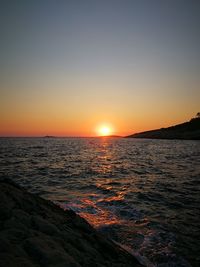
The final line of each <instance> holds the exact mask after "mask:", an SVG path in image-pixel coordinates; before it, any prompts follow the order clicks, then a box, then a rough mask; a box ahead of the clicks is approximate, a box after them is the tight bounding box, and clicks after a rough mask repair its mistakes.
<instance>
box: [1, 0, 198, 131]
mask: <svg viewBox="0 0 200 267" xmlns="http://www.w3.org/2000/svg"><path fill="white" fill-rule="evenodd" d="M199 14H200V1H198V0H194V1H193V0H188V1H186V0H167V1H164V0H157V1H156V0H99V1H98V0H57V1H51V0H49V1H44V0H38V1H37V0H33V1H28V0H24V1H23V0H18V1H14V0H13V1H11V0H5V1H1V3H0V37H1V41H0V136H43V135H47V134H48V135H58V136H95V135H98V133H99V128H101V127H109V129H111V134H117V135H128V134H131V133H134V132H139V131H143V130H149V129H154V128H160V127H165V126H170V125H173V124H177V123H181V122H184V121H187V120H189V119H190V118H191V117H193V116H195V114H196V113H197V112H199V111H200V110H199V109H200V105H199V104H200V51H199V48H200V16H199Z"/></svg>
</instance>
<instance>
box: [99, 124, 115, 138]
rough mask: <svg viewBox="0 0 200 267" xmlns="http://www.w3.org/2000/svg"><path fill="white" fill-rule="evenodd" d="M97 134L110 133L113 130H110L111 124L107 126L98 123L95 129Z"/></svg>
mask: <svg viewBox="0 0 200 267" xmlns="http://www.w3.org/2000/svg"><path fill="white" fill-rule="evenodd" d="M96 132H97V135H98V136H108V135H111V134H112V132H113V130H112V127H111V126H108V125H100V126H99V127H98V128H97V130H96Z"/></svg>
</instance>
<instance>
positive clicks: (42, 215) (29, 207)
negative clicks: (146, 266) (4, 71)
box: [0, 181, 141, 267]
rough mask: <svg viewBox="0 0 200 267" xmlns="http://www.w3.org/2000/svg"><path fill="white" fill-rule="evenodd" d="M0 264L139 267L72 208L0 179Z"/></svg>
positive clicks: (58, 266)
mask: <svg viewBox="0 0 200 267" xmlns="http://www.w3.org/2000/svg"><path fill="white" fill-rule="evenodd" d="M0 266H2V267H3V266H4V267H5V266H6V267H15V266H16V267H36V266H37V267H38V266H42V267H45V266H51V267H80V266H83V267H90V266H91V267H94V266H95V267H100V266H101V267H103V266H109V267H115V266H116V267H122V266H124V267H131V266H135V267H139V266H141V265H140V264H139V263H138V262H137V260H136V259H135V258H134V257H133V256H132V255H130V254H129V253H127V252H126V251H124V250H123V249H122V248H120V247H118V246H117V245H116V244H114V243H113V242H112V241H111V240H109V239H107V238H106V237H104V236H103V235H102V234H100V233H98V232H97V231H96V230H95V229H93V228H92V226H90V225H89V224H88V223H87V222H86V221H85V220H84V219H83V218H81V217H80V216H78V215H76V214H75V213H74V212H73V211H71V210H69V211H64V210H62V209H61V208H59V207H58V206H56V205H55V204H53V203H52V202H49V201H47V200H44V199H42V198H40V197H38V196H37V195H33V194H30V193H28V192H26V191H25V190H24V189H22V188H20V187H19V186H17V185H15V184H13V182H11V181H1V182H0Z"/></svg>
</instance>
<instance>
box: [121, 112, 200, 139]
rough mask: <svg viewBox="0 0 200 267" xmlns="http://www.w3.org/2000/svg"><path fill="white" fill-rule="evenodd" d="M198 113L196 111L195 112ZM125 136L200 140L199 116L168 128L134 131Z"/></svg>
mask: <svg viewBox="0 0 200 267" xmlns="http://www.w3.org/2000/svg"><path fill="white" fill-rule="evenodd" d="M197 114H198V113H197ZM126 138H150V139H185V140H200V117H199V116H198V115H197V117H196V118H193V119H191V120H190V121H188V122H184V123H181V124H177V125H174V126H171V127H168V128H161V129H156V130H150V131H145V132H141V133H135V134H132V135H129V136H126Z"/></svg>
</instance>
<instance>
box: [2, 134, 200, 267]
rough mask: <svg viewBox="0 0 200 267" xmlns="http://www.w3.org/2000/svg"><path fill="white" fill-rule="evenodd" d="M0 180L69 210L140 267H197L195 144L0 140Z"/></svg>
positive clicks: (199, 182)
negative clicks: (83, 219) (130, 254)
mask: <svg viewBox="0 0 200 267" xmlns="http://www.w3.org/2000/svg"><path fill="white" fill-rule="evenodd" d="M0 178H1V179H2V178H3V179H5V178H9V179H12V180H14V181H15V182H16V183H18V184H20V185H21V186H23V187H24V188H26V189H27V190H28V191H30V192H33V193H35V194H38V195H40V196H41V197H43V198H45V199H48V200H51V201H53V202H54V203H56V204H57V205H59V206H60V207H62V208H63V209H72V210H74V211H75V212H76V213H78V214H80V215H81V216H82V217H84V218H85V219H86V220H87V221H88V222H89V223H90V224H91V225H93V226H94V227H95V228H96V229H97V230H98V231H100V232H102V233H103V234H105V235H106V236H108V237H109V238H111V239H112V240H114V241H115V242H116V243H118V244H119V245H121V246H122V247H124V248H125V249H127V250H128V251H129V252H130V253H132V254H133V255H135V257H137V258H138V260H139V261H140V262H141V263H143V264H144V265H145V266H148V267H154V266H158V267H190V266H192V267H199V266H200V142H199V141H189V140H188V141H186V140H185V141H184V140H150V139H132V138H130V139H129V138H108V137H102V138H0Z"/></svg>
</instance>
